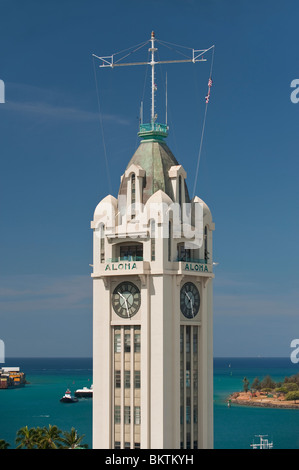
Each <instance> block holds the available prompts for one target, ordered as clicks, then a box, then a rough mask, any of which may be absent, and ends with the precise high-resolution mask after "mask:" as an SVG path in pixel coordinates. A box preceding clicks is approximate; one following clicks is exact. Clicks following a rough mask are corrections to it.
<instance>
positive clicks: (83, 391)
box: [75, 385, 93, 398]
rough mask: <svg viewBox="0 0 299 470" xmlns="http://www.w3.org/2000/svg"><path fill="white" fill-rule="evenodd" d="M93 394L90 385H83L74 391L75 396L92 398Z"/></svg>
mask: <svg viewBox="0 0 299 470" xmlns="http://www.w3.org/2000/svg"><path fill="white" fill-rule="evenodd" d="M92 396H93V389H92V385H91V387H90V388H88V387H83V388H78V390H76V391H75V397H79V398H92Z"/></svg>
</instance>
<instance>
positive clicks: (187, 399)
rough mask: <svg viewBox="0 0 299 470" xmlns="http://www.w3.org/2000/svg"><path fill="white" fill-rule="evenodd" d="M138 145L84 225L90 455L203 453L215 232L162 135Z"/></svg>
mask: <svg viewBox="0 0 299 470" xmlns="http://www.w3.org/2000/svg"><path fill="white" fill-rule="evenodd" d="M152 48H153V46H152ZM139 136H140V137H141V142H140V145H139V147H138V149H137V150H136V152H135V154H134V155H133V157H132V158H131V160H130V161H129V163H128V165H127V167H126V169H125V171H124V174H123V175H122V176H121V183H120V188H119V193H118V198H117V199H116V198H115V197H113V196H111V195H109V196H107V197H105V198H104V199H103V200H102V201H101V202H100V203H99V204H98V205H97V207H96V209H95V212H94V218H93V221H92V222H91V227H92V229H93V231H94V239H93V247H94V257H93V274H92V278H93V390H94V392H93V448H102V449H126V448H131V449H136V448H143V449H180V448H181V449H197V448H202V449H204V448H212V447H213V305H212V302H213V294H212V282H213V281H212V279H213V277H214V275H213V273H212V266H213V262H212V260H213V254H212V232H213V230H214V223H213V221H212V215H211V212H210V210H209V208H208V206H207V205H206V204H205V203H204V202H203V201H202V200H201V199H199V198H198V197H197V196H196V197H194V198H193V199H192V200H190V198H189V193H188V188H187V184H186V177H187V175H186V172H185V170H184V168H183V167H182V165H181V164H179V163H178V161H177V160H176V159H175V157H174V155H173V154H172V152H171V151H170V149H169V148H168V146H167V145H166V143H165V141H164V139H165V138H166V136H167V126H166V125H164V124H158V123H157V122H156V120H155V119H151V122H150V123H149V124H141V125H140V132H139Z"/></svg>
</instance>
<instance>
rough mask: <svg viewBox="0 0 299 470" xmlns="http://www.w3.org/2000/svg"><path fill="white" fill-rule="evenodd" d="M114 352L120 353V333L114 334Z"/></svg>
mask: <svg viewBox="0 0 299 470" xmlns="http://www.w3.org/2000/svg"><path fill="white" fill-rule="evenodd" d="M114 352H116V353H120V352H121V337H120V333H115V335H114Z"/></svg>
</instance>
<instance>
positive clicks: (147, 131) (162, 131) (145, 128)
mask: <svg viewBox="0 0 299 470" xmlns="http://www.w3.org/2000/svg"><path fill="white" fill-rule="evenodd" d="M138 135H139V136H141V137H147V136H148V137H151V136H153V135H154V136H160V137H161V138H163V137H167V135H168V126H167V124H160V123H158V122H150V123H146V124H140V126H139V133H138Z"/></svg>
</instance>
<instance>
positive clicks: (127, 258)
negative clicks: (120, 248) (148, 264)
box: [106, 256, 144, 263]
mask: <svg viewBox="0 0 299 470" xmlns="http://www.w3.org/2000/svg"><path fill="white" fill-rule="evenodd" d="M119 261H144V259H143V256H119V257H118V258H108V259H107V260H106V262H107V263H118V262H119Z"/></svg>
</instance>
